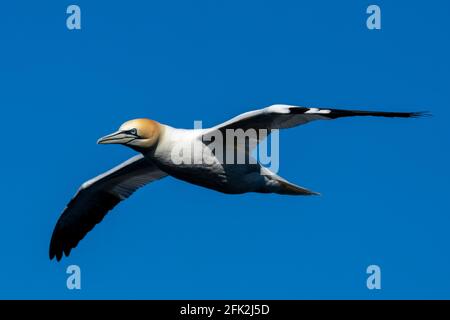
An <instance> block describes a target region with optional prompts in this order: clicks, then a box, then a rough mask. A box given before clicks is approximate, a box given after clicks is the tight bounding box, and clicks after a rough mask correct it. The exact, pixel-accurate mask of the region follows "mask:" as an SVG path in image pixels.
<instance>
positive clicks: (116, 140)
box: [97, 131, 136, 144]
mask: <svg viewBox="0 0 450 320" xmlns="http://www.w3.org/2000/svg"><path fill="white" fill-rule="evenodd" d="M135 138H136V137H135V136H133V135H130V134H127V133H125V132H122V131H116V132H114V133H111V134H108V135H107V136H104V137H101V138H100V139H98V140H97V143H98V144H124V143H127V142H130V141H131V140H134V139H135Z"/></svg>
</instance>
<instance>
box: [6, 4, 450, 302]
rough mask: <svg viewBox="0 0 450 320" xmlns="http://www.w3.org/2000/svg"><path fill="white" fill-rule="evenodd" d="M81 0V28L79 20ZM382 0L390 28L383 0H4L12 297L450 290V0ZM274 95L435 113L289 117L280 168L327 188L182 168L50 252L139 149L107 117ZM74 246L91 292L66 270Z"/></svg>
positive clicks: (210, 120) (240, 104) (74, 258)
mask: <svg viewBox="0 0 450 320" xmlns="http://www.w3.org/2000/svg"><path fill="white" fill-rule="evenodd" d="M72 3H75V4H78V5H79V6H80V7H81V11H82V30H79V31H69V30H67V28H66V25H65V19H66V16H67V15H66V13H65V11H66V8H67V6H68V5H69V4H72ZM374 3H376V4H378V5H379V6H380V7H381V10H382V29H381V30H380V31H369V30H368V29H367V28H366V26H365V20H366V17H367V15H366V13H365V11H366V8H367V6H368V5H369V4H372V2H367V1H339V2H338V1H323V0H320V1H260V0H258V1H256V0H255V1H234V0H233V1H210V0H208V1H206V0H204V1H158V2H156V1H151V2H150V1H127V2H111V1H76V2H65V1H20V0H19V1H13V2H11V1H10V2H8V3H4V4H2V13H1V17H0V35H1V41H2V45H1V47H2V49H1V50H0V88H1V89H0V106H1V112H2V121H1V126H2V133H3V139H2V150H3V152H2V157H1V160H0V161H1V165H2V168H4V170H2V176H3V183H2V184H0V194H1V197H2V201H1V202H0V214H1V223H0V253H1V258H0V298H44V299H46V298H58V299H59V298H65V299H80V298H87V299H91V298H123V299H134V298H139V299H141V298H148V299H155V298H159V299H170V298H177V299H183V298H186V299H194V298H200V299H214V298H222V299H228V298H236V299H241V298H254V299H260V298H261V299H303V298H309V299H316V298H327V299H332V298H364V299H380V298H386V299H393V298H450V293H449V292H450V291H449V289H450V274H449V272H448V270H450V255H449V250H448V247H449V243H450V234H449V231H448V230H449V225H450V205H449V201H448V191H449V181H450V170H449V165H448V164H449V163H450V148H449V147H450V143H449V138H450V134H449V127H448V119H449V117H450V112H449V110H450V109H449V106H450V90H449V86H448V85H449V74H450V73H449V72H450V62H449V59H448V57H449V56H450V50H449V44H448V39H449V33H450V28H449V25H448V14H447V13H448V12H449V9H450V4H449V3H448V1H429V2H427V3H426V4H425V3H423V4H419V3H418V2H414V1H376V2H374ZM274 103H287V104H294V105H304V106H329V107H335V108H360V109H361V108H362V109H375V110H398V111H417V110H430V111H431V112H432V113H433V115H434V116H433V117H431V118H424V119H383V118H381V119H375V118H352V119H340V120H337V121H329V122H323V121H322V122H315V123H312V124H309V125H307V126H303V127H298V128H294V129H290V130H286V131H283V132H281V134H280V137H281V146H280V148H281V150H280V171H279V173H280V175H282V176H283V177H286V178H287V179H289V180H290V181H292V182H295V183H298V184H300V185H303V186H306V187H308V188H311V189H313V190H316V191H319V192H321V193H322V196H321V197H309V198H305V197H288V196H279V195H261V194H247V195H240V196H229V195H223V194H219V193H215V192H213V191H210V190H206V189H202V188H199V187H196V186H192V185H188V184H186V183H183V182H179V181H176V180H175V179H171V178H168V179H164V180H161V181H159V182H156V183H154V184H151V185H148V186H147V187H145V188H143V189H142V190H140V191H138V192H137V193H136V194H135V195H133V196H132V197H131V198H130V199H129V200H127V201H125V202H123V203H122V204H120V205H119V206H118V207H117V208H116V209H115V210H114V211H113V212H112V213H110V214H109V215H108V216H107V217H106V218H105V220H104V221H103V222H102V223H101V224H100V225H98V226H97V227H96V228H95V229H94V230H93V231H92V232H91V233H90V234H88V236H87V237H86V238H85V239H84V240H83V241H82V242H81V243H80V244H79V246H78V247H77V248H76V249H75V250H74V251H73V252H72V255H71V256H70V257H69V258H66V259H63V260H62V261H61V262H60V263H56V262H55V261H50V260H49V259H48V245H49V241H50V236H51V232H52V230H53V227H54V225H55V222H56V220H57V218H58V217H59V215H60V213H61V211H62V209H63V208H64V206H65V205H66V204H67V202H68V201H69V199H70V198H71V197H72V196H73V194H74V193H75V191H76V189H77V188H78V186H79V185H80V184H81V183H82V182H83V181H85V180H87V179H89V178H91V177H93V176H95V175H97V174H99V173H101V172H103V171H105V170H107V169H109V168H111V167H112V166H114V165H116V164H118V163H120V162H121V161H123V160H125V159H127V158H129V157H130V156H132V155H133V152H132V151H131V150H128V149H126V148H124V147H120V146H99V145H96V143H95V142H96V140H97V139H98V138H99V137H100V136H103V135H104V134H107V133H109V132H112V131H113V130H114V129H116V127H118V126H119V125H120V124H121V123H122V122H124V121H126V120H128V119H132V118H135V117H149V118H152V119H155V120H158V121H160V122H162V123H167V124H170V125H172V126H176V127H192V126H193V121H194V120H203V123H204V125H214V124H216V123H219V122H221V121H224V120H227V119H228V118H231V117H232V116H235V115H237V114H240V113H242V112H245V111H248V110H251V109H256V108H262V107H265V106H268V105H271V104H274ZM71 264H77V265H79V266H80V268H81V270H82V280H81V281H82V289H81V290H80V291H69V290H68V289H67V288H66V277H67V275H66V273H65V270H66V268H67V267H68V266H69V265H71ZM371 264H377V265H379V266H380V267H381V272H382V289H381V290H378V291H377V290H374V291H370V290H368V289H367V288H366V277H367V274H366V273H365V271H366V268H367V266H368V265H371Z"/></svg>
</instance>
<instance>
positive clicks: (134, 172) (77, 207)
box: [49, 155, 167, 261]
mask: <svg viewBox="0 0 450 320" xmlns="http://www.w3.org/2000/svg"><path fill="white" fill-rule="evenodd" d="M165 176H167V173H165V172H163V171H161V170H160V169H159V168H157V167H156V165H155V164H153V163H152V162H151V161H150V160H148V159H146V158H144V156H142V155H137V156H134V157H132V158H130V159H129V160H127V161H125V162H123V163H122V164H120V165H118V166H117V167H115V168H113V169H111V170H109V171H107V172H105V173H103V174H101V175H99V176H97V177H95V178H93V179H91V180H88V181H86V182H85V183H83V184H82V185H81V187H80V189H79V190H78V192H77V193H76V195H75V196H74V197H73V198H72V200H70V202H69V204H68V205H67V207H66V208H65V209H64V211H63V213H62V214H61V216H60V217H59V219H58V222H57V223H56V226H55V229H54V230H53V234H52V239H51V241H50V252H49V254H50V259H53V258H54V257H55V256H56V259H57V260H58V261H59V260H61V257H62V255H63V253H64V254H65V255H66V256H68V255H69V254H70V251H71V250H72V249H73V248H75V247H76V246H77V244H78V242H79V241H80V240H81V239H83V237H84V236H85V235H86V234H87V233H88V232H89V231H90V230H92V228H93V227H94V226H95V225H96V224H97V223H99V222H100V221H102V219H103V217H104V216H105V215H106V214H107V213H108V211H109V210H111V209H112V208H114V207H115V206H116V205H117V204H118V203H119V202H120V201H122V200H124V199H126V198H128V197H129V196H131V195H132V194H133V192H135V191H136V190H137V189H138V188H140V187H142V186H144V185H145V184H147V183H149V182H152V181H154V180H158V179H161V178H163V177H165Z"/></svg>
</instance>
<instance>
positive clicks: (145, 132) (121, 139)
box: [97, 118, 162, 149]
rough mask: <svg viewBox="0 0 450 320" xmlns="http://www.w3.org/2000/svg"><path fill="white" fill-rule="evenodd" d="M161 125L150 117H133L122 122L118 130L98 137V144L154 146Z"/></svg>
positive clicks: (144, 147)
mask: <svg viewBox="0 0 450 320" xmlns="http://www.w3.org/2000/svg"><path fill="white" fill-rule="evenodd" d="M161 128H162V127H161V125H160V124H159V123H158V122H156V121H153V120H150V119H145V118H142V119H134V120H130V121H127V122H125V123H124V124H122V125H121V126H120V128H119V130H118V131H116V132H114V133H111V134H109V135H107V136H104V137H102V138H100V139H99V140H98V141H97V143H99V144H113V143H114V144H123V145H126V146H129V147H131V148H136V149H146V148H150V147H152V146H154V145H155V144H156V143H157V142H158V139H159V136H160V134H161Z"/></svg>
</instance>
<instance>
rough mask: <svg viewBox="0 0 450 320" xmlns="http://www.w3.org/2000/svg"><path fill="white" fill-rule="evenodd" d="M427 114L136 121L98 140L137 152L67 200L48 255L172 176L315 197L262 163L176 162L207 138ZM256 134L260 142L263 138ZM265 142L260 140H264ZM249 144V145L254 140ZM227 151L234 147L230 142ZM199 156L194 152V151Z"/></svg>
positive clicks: (307, 112)
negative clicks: (173, 123)
mask: <svg viewBox="0 0 450 320" xmlns="http://www.w3.org/2000/svg"><path fill="white" fill-rule="evenodd" d="M422 115H424V113H423V112H382V111H358V110H340V109H328V108H306V107H296V106H290V105H273V106H270V107H267V108H264V109H259V110H254V111H249V112H246V113H243V114H241V115H239V116H237V117H235V118H232V119H231V120H228V121H226V122H224V123H222V124H219V125H217V126H215V127H212V128H208V129H192V130H186V129H176V128H173V127H170V126H168V125H164V124H161V123H158V122H156V121H153V120H150V119H134V120H130V121H127V122H125V123H124V124H122V125H121V126H120V128H119V130H118V131H116V132H114V133H112V134H110V135H107V136H105V137H103V138H100V139H99V140H98V142H97V143H99V144H122V145H125V146H127V147H130V148H132V149H134V150H135V151H137V152H139V154H138V155H136V156H134V157H132V158H130V159H129V160H127V161H125V162H123V163H122V164H120V165H118V166H117V167H115V168H112V169H111V170H109V171H107V172H105V173H103V174H101V175H99V176H97V177H95V178H93V179H91V180H88V181H86V182H85V183H83V184H82V185H81V187H80V188H79V190H78V192H77V193H76V194H75V196H74V197H73V198H72V200H70V202H69V203H68V204H67V207H66V208H65V209H64V211H63V212H62V214H61V216H60V217H59V219H58V221H57V223H56V226H55V228H54V230H53V234H52V238H51V241H50V250H49V255H50V259H53V258H54V257H56V259H57V260H58V261H59V260H61V258H62V256H63V254H65V255H66V256H68V255H69V254H70V251H71V250H72V249H73V248H75V247H76V246H77V244H78V242H79V241H80V240H81V239H83V237H84V236H85V235H86V234H87V233H88V232H89V231H90V230H91V229H92V228H93V227H94V226H95V225H96V224H97V223H99V222H100V221H102V219H103V218H104V216H105V215H106V213H107V212H108V211H110V210H111V209H113V208H114V207H115V206H116V205H117V204H118V203H119V202H120V201H122V200H125V199H126V198H128V197H129V196H131V195H132V194H133V193H134V192H135V191H136V190H137V189H138V188H140V187H142V186H144V185H145V184H148V183H150V182H153V181H156V180H158V179H161V178H164V177H166V176H172V177H175V178H178V179H180V180H183V181H186V182H189V183H192V184H196V185H199V186H202V187H206V188H209V189H213V190H216V191H220V192H223V193H227V194H241V193H246V192H260V193H278V194H287V195H316V194H318V193H316V192H314V191H311V190H308V189H306V188H303V187H300V186H298V185H295V184H292V183H290V182H288V181H287V180H285V179H283V178H281V177H280V176H278V175H277V174H275V173H273V172H271V171H270V170H268V169H267V168H265V167H263V166H261V165H260V164H259V163H258V162H256V163H253V164H250V163H248V162H247V163H244V164H238V163H231V164H230V163H224V162H223V161H219V159H218V158H217V157H216V155H215V154H213V153H211V154H209V155H208V157H209V158H208V159H207V160H208V161H203V162H202V161H200V162H196V161H193V163H174V161H173V150H174V149H177V148H178V149H181V150H182V149H183V148H185V147H186V146H189V148H190V146H191V145H195V144H201V145H203V146H208V144H209V142H207V141H205V139H204V137H206V136H214V134H217V133H223V134H224V135H225V132H226V131H227V130H228V129H233V130H238V129H242V130H244V131H245V130H248V129H254V130H267V131H268V133H270V132H271V130H274V129H284V128H292V127H295V126H298V125H302V124H306V123H308V122H310V121H313V120H331V119H337V118H342V117H353V116H375V117H390V118H392V117H399V118H416V117H420V116H422ZM259 140H260V138H259V137H257V138H256V143H258V142H260V141H259ZM261 140H262V139H261ZM234 143H235V142H234V140H233V141H232V143H231V144H232V145H231V149H233V150H236V152H237V153H239V152H240V153H243V154H245V155H247V156H249V154H250V153H251V152H252V150H253V149H254V146H253V147H251V146H250V145H249V144H248V143H247V144H245V146H243V145H239V146H238V145H234ZM250 144H251V143H250ZM225 147H226V148H225V150H230V143H229V142H228V141H226V146H225ZM225 152H226V151H225ZM194 157H195V155H194Z"/></svg>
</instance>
